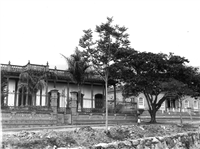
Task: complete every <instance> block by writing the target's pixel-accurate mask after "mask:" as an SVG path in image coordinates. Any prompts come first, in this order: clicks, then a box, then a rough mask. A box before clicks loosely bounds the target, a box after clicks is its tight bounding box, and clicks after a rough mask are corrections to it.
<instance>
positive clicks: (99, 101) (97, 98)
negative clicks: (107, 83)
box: [95, 94, 104, 109]
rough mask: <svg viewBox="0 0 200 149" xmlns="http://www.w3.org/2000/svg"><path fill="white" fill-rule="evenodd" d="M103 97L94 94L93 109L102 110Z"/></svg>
mask: <svg viewBox="0 0 200 149" xmlns="http://www.w3.org/2000/svg"><path fill="white" fill-rule="evenodd" d="M103 101H104V100H103V95H102V94H96V95H95V108H97V109H101V108H103V103H104V102H103Z"/></svg>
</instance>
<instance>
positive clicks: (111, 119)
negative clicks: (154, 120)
mask: <svg viewBox="0 0 200 149" xmlns="http://www.w3.org/2000/svg"><path fill="white" fill-rule="evenodd" d="M105 120H106V116H105V114H102V113H99V114H97V113H90V114H78V113H77V115H73V116H72V124H105ZM133 122H137V116H136V114H109V115H108V123H109V124H122V123H133Z"/></svg>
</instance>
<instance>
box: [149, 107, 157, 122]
mask: <svg viewBox="0 0 200 149" xmlns="http://www.w3.org/2000/svg"><path fill="white" fill-rule="evenodd" d="M156 112H157V111H156V110H155V109H153V110H149V114H150V116H151V120H150V123H156Z"/></svg>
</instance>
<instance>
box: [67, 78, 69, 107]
mask: <svg viewBox="0 0 200 149" xmlns="http://www.w3.org/2000/svg"><path fill="white" fill-rule="evenodd" d="M67 108H69V82H67Z"/></svg>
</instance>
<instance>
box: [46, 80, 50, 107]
mask: <svg viewBox="0 0 200 149" xmlns="http://www.w3.org/2000/svg"><path fill="white" fill-rule="evenodd" d="M48 105H49V101H48V78H46V96H45V106H48Z"/></svg>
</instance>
